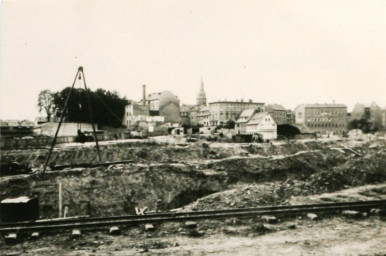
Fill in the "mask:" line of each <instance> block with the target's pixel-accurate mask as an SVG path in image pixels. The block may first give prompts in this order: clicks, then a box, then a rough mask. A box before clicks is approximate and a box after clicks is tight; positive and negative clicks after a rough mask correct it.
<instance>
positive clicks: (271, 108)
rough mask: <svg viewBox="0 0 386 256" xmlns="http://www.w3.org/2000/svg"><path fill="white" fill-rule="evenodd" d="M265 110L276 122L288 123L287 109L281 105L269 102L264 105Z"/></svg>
mask: <svg viewBox="0 0 386 256" xmlns="http://www.w3.org/2000/svg"><path fill="white" fill-rule="evenodd" d="M265 111H267V112H268V113H269V114H270V115H271V116H272V118H273V119H274V120H275V123H276V124H278V125H280V124H288V118H287V110H286V109H285V108H284V107H283V106H282V105H278V104H269V105H267V106H266V107H265Z"/></svg>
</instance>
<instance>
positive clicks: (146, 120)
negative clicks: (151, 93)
mask: <svg viewBox="0 0 386 256" xmlns="http://www.w3.org/2000/svg"><path fill="white" fill-rule="evenodd" d="M164 121H165V118H164V117H163V116H150V110H149V105H143V104H139V103H137V102H134V101H131V102H130V103H129V104H128V105H127V106H126V107H125V114H124V116H123V120H122V124H123V125H125V126H128V127H129V126H135V125H137V126H140V127H145V126H146V124H151V125H153V126H156V125H159V124H162V123H164Z"/></svg>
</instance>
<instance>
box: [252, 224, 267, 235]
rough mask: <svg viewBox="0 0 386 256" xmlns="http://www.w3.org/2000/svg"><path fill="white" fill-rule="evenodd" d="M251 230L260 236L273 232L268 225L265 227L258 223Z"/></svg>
mask: <svg viewBox="0 0 386 256" xmlns="http://www.w3.org/2000/svg"><path fill="white" fill-rule="evenodd" d="M251 230H252V232H254V233H257V234H259V235H262V234H265V233H267V232H269V231H271V229H269V228H268V227H267V226H266V225H263V224H262V223H256V224H254V225H252V226H251Z"/></svg>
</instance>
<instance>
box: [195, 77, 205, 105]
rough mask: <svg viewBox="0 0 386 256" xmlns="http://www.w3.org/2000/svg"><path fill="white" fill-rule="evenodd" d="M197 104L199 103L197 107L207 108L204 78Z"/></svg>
mask: <svg viewBox="0 0 386 256" xmlns="http://www.w3.org/2000/svg"><path fill="white" fill-rule="evenodd" d="M196 103H197V106H202V105H204V106H206V94H205V91H204V81H203V80H202V77H201V87H200V92H199V93H198V95H197V99H196Z"/></svg>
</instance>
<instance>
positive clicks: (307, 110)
mask: <svg viewBox="0 0 386 256" xmlns="http://www.w3.org/2000/svg"><path fill="white" fill-rule="evenodd" d="M294 112H295V123H296V125H297V126H299V128H300V130H301V131H302V132H316V133H320V134H327V133H331V132H332V133H334V134H343V132H345V131H346V130H347V106H346V105H344V104H302V105H299V106H297V107H296V108H295V111H294Z"/></svg>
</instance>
